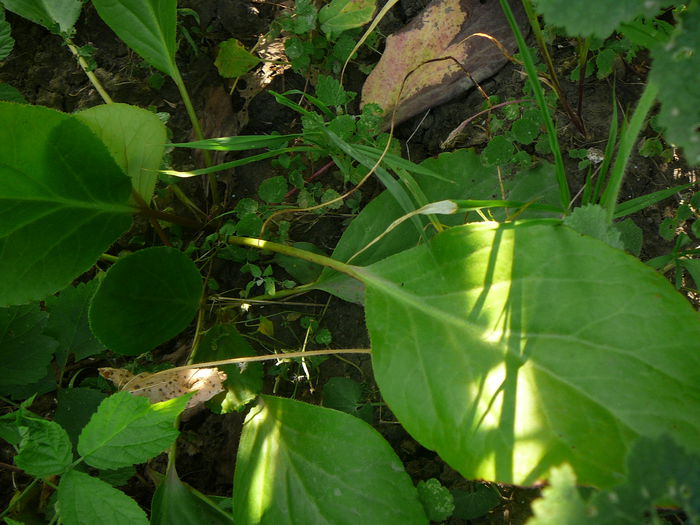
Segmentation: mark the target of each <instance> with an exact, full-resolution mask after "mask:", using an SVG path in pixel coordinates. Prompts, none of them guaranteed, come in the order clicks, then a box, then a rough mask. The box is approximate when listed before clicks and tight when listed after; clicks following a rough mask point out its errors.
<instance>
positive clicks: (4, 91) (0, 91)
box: [0, 82, 27, 104]
mask: <svg viewBox="0 0 700 525" xmlns="http://www.w3.org/2000/svg"><path fill="white" fill-rule="evenodd" d="M0 101H5V102H16V103H18V104H26V103H27V100H26V99H25V98H24V96H23V95H22V93H20V92H19V91H18V90H17V89H15V88H13V87H12V86H11V85H10V84H6V83H5V82H0Z"/></svg>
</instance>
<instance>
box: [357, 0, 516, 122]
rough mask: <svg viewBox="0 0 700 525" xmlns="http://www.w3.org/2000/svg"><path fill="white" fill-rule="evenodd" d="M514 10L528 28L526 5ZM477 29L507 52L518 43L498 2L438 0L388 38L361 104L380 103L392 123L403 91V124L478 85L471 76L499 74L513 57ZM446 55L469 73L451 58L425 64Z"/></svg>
mask: <svg viewBox="0 0 700 525" xmlns="http://www.w3.org/2000/svg"><path fill="white" fill-rule="evenodd" d="M511 8H512V9H513V13H514V14H515V17H516V20H517V21H518V24H519V26H520V28H521V30H523V31H525V28H526V27H527V17H526V16H525V12H524V10H523V8H522V5H521V3H520V2H519V1H517V2H516V1H513V0H511ZM476 33H483V34H487V35H489V36H491V37H492V38H494V39H496V40H498V41H499V42H500V43H501V44H502V45H503V46H504V47H505V49H506V50H507V51H508V53H512V52H513V51H514V50H515V49H516V47H517V45H516V42H515V37H514V36H513V33H512V32H511V30H510V27H509V26H508V22H507V20H506V18H505V15H504V14H503V11H502V10H501V6H500V4H499V1H498V0H485V1H483V0H433V2H431V3H430V4H428V6H427V7H426V8H425V9H424V10H423V11H422V13H421V14H420V15H418V16H416V17H415V18H414V19H413V20H412V21H411V22H410V23H409V24H408V25H407V26H406V27H404V28H403V29H402V30H400V31H399V32H397V33H395V34H393V35H391V36H389V37H388V38H387V40H386V46H385V50H384V53H383V55H382V58H381V59H380V60H379V63H378V64H377V66H376V67H375V68H374V70H373V71H372V73H371V74H370V75H369V77H367V80H366V81H365V85H364V87H363V89H362V104H363V105H364V104H368V103H375V104H379V105H380V106H381V107H382V108H383V109H384V112H385V113H384V116H385V125H387V126H388V124H389V122H390V121H391V116H392V111H393V110H394V107H395V106H396V103H397V101H399V94H400V97H401V98H400V101H399V103H398V107H397V109H396V116H395V124H399V123H401V122H403V121H404V120H406V119H409V118H411V117H412V116H414V115H417V114H418V113H421V112H423V111H425V110H426V109H428V108H431V107H434V106H437V105H439V104H442V103H444V102H447V101H448V100H450V99H452V98H454V97H455V96H457V95H459V94H461V93H464V92H465V91H467V90H468V89H469V88H471V87H472V86H473V85H474V83H473V82H472V79H473V80H474V81H476V82H480V81H482V80H484V79H486V78H489V77H490V76H492V75H494V74H495V73H496V72H497V71H498V70H499V69H501V68H502V67H503V66H504V65H505V64H506V62H507V61H508V59H507V58H506V57H505V56H504V55H503V53H502V52H501V50H500V49H499V48H498V47H497V46H496V45H495V44H494V43H493V42H492V41H491V40H489V39H488V38H485V37H483V36H471V35H475V34H476ZM467 37H470V38H468V39H467ZM465 39H467V40H466V41H465ZM445 57H452V58H454V59H455V60H456V61H457V62H458V63H459V64H461V66H462V67H463V68H464V70H466V71H467V72H468V73H469V75H467V74H466V73H465V71H464V70H463V69H462V67H460V65H458V64H457V63H455V61H454V60H451V59H450V60H440V61H438V62H429V63H426V62H427V61H429V60H435V59H440V58H445ZM412 71H413V73H411V72H412ZM409 73H410V76H409ZM469 76H471V78H472V79H470V78H469ZM407 77H408V78H407ZM404 79H405V84H404ZM402 85H403V89H402V88H401V86H402Z"/></svg>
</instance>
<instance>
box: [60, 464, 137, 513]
mask: <svg viewBox="0 0 700 525" xmlns="http://www.w3.org/2000/svg"><path fill="white" fill-rule="evenodd" d="M58 507H59V514H60V516H61V521H62V523H64V524H65V525H83V524H85V523H100V524H101V525H127V524H128V525H148V517H147V516H146V513H145V512H144V511H143V510H142V509H141V507H139V506H138V504H137V503H136V502H135V501H134V500H133V499H131V498H130V497H129V496H127V495H126V494H124V493H123V492H122V491H120V490H118V489H115V488H114V487H112V486H111V485H109V484H108V483H105V482H104V481H102V480H100V479H97V478H95V477H92V476H90V475H88V474H85V473H83V472H77V471H75V470H71V471H69V472H67V473H66V474H65V475H63V476H62V477H61V482H60V483H59V485H58Z"/></svg>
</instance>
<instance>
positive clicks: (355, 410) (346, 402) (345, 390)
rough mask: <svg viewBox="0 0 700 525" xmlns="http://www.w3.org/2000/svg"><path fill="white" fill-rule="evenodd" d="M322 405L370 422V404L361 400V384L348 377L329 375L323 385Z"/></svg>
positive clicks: (371, 417) (371, 411)
mask: <svg viewBox="0 0 700 525" xmlns="http://www.w3.org/2000/svg"><path fill="white" fill-rule="evenodd" d="M323 406H325V407H328V408H333V409H335V410H340V411H341V412H345V413H347V414H352V415H353V416H357V417H359V418H360V419H364V420H365V421H367V423H370V424H371V423H372V422H373V419H374V411H373V410H372V406H371V405H369V404H367V403H363V402H362V385H360V384H359V383H358V382H357V381H354V380H352V379H350V378H349V377H331V378H330V379H329V380H328V381H327V382H326V384H325V385H324V386H323Z"/></svg>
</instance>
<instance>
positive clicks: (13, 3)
mask: <svg viewBox="0 0 700 525" xmlns="http://www.w3.org/2000/svg"><path fill="white" fill-rule="evenodd" d="M2 5H3V6H4V7H5V9H7V10H8V11H12V12H13V13H15V14H18V15H19V16H21V17H24V18H26V19H28V20H31V21H32V22H34V23H37V24H39V25H42V26H44V27H45V28H47V29H49V30H50V31H52V32H54V33H62V34H69V33H70V32H71V31H72V30H73V26H74V25H75V22H76V21H77V20H78V16H79V15H80V9H81V8H82V7H83V4H82V2H81V1H80V0H2Z"/></svg>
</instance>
